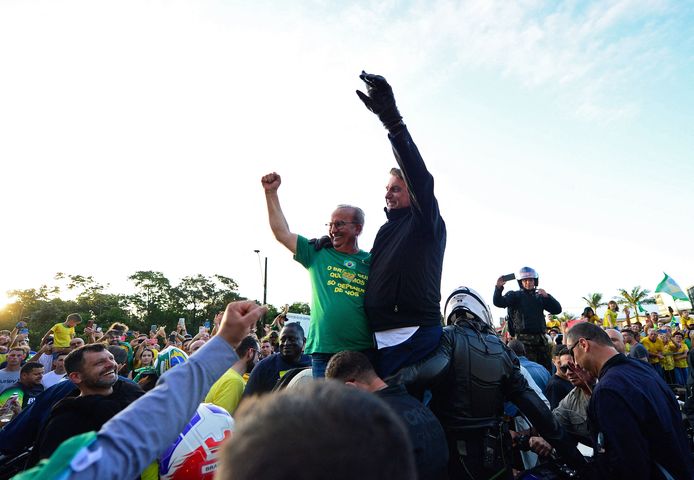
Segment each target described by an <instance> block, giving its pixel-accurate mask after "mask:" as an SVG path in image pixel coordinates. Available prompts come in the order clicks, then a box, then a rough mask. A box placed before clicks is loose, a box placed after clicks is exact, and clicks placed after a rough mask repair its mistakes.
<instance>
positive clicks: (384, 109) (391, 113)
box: [357, 70, 404, 133]
mask: <svg viewBox="0 0 694 480" xmlns="http://www.w3.org/2000/svg"><path fill="white" fill-rule="evenodd" d="M359 78H361V79H362V80H363V81H364V83H365V84H366V92H367V93H368V95H366V94H364V93H363V92H360V91H359V90H357V96H359V99H360V100H361V101H362V102H364V105H366V108H368V109H369V110H371V111H372V112H374V113H375V114H376V115H378V118H379V120H381V123H383V126H384V127H386V129H387V130H388V131H389V132H391V133H395V131H397V130H398V129H399V128H401V127H403V126H404V124H403V123H402V115H400V112H398V107H397V106H396V105H395V97H394V96H393V89H392V88H390V85H388V82H386V79H385V78H383V77H382V76H380V75H372V74H370V73H366V72H365V71H363V70H362V72H361V75H359Z"/></svg>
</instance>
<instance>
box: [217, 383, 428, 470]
mask: <svg viewBox="0 0 694 480" xmlns="http://www.w3.org/2000/svg"><path fill="white" fill-rule="evenodd" d="M235 420H236V430H235V432H234V435H233V436H232V438H231V440H230V441H229V442H227V443H226V445H225V446H224V447H223V452H222V454H221V461H220V466H219V468H218V471H217V475H216V477H215V478H218V479H220V480H231V479H233V480H256V479H259V478H262V479H265V478H267V479H280V478H284V479H300V480H322V479H326V478H329V479H331V480H354V479H360V480H385V479H398V480H414V479H416V478H417V474H416V470H415V468H414V461H413V458H412V452H411V449H412V447H411V444H410V440H409V438H408V435H407V431H406V430H405V427H404V426H403V424H402V421H401V420H400V419H399V418H398V417H397V416H396V415H395V413H393V412H392V410H391V409H390V408H388V406H387V405H386V404H385V403H384V402H383V401H382V400H380V399H378V398H376V397H375V396H374V395H371V394H369V393H367V392H363V391H360V390H358V389H356V388H349V387H345V386H344V385H339V384H338V383H337V382H314V383H313V384H311V385H310V386H307V387H306V388H302V389H298V390H284V391H282V392H280V393H277V394H273V395H267V396H264V397H259V398H254V399H252V400H250V401H247V402H245V403H243V404H241V406H240V407H239V412H238V414H237V415H236V417H235Z"/></svg>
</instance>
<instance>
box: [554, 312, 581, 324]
mask: <svg viewBox="0 0 694 480" xmlns="http://www.w3.org/2000/svg"><path fill="white" fill-rule="evenodd" d="M558 318H559V321H560V322H561V323H566V322H570V321H571V320H576V319H577V318H578V317H577V316H576V315H574V314H573V313H569V312H562V314H561V315H560V316H559V317H558Z"/></svg>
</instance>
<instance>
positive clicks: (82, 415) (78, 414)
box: [32, 343, 144, 463]
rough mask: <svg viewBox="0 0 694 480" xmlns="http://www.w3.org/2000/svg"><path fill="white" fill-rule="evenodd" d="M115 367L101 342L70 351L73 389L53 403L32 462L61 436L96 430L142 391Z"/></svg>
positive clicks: (68, 368) (67, 366)
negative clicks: (125, 378)
mask: <svg viewBox="0 0 694 480" xmlns="http://www.w3.org/2000/svg"><path fill="white" fill-rule="evenodd" d="M117 368H118V365H117V364H116V362H115V360H114V359H113V355H112V354H111V352H109V351H108V349H107V348H106V346H105V345H104V344H101V343H94V344H90V345H85V346H83V347H80V348H78V349H76V350H73V351H72V352H70V354H69V355H68V356H67V357H66V358H65V370H66V371H67V374H68V378H69V379H70V381H71V382H72V383H73V384H75V385H76V386H77V390H75V392H73V393H72V394H70V395H68V396H67V397H66V398H64V399H62V400H61V401H60V402H58V403H57V404H56V405H55V407H53V411H52V412H51V414H50V416H49V417H48V420H47V421H46V423H45V425H44V427H43V428H42V429H41V431H40V432H39V434H38V437H37V440H36V443H35V444H34V451H33V453H32V458H33V462H32V463H35V462H36V461H38V460H40V459H42V458H48V457H50V456H51V454H52V453H53V451H54V450H55V449H56V448H58V446H59V445H60V444H61V443H62V442H63V440H66V439H68V438H70V437H73V436H74V435H77V434H80V433H84V432H89V431H91V430H99V429H100V428H101V426H102V425H103V424H104V423H106V421H108V420H109V419H111V417H113V416H114V415H116V414H117V413H118V412H120V411H121V410H123V409H124V408H125V407H127V406H128V405H129V404H130V403H132V402H133V401H135V400H136V399H138V398H139V397H140V396H142V395H143V394H144V391H143V390H142V389H141V388H140V387H139V386H138V385H136V384H134V383H130V382H124V381H122V380H119V379H118V375H117V374H116V370H117Z"/></svg>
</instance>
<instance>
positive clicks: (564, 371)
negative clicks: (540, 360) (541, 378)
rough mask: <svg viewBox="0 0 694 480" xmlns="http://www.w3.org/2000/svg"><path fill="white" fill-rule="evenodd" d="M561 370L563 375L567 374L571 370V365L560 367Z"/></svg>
mask: <svg viewBox="0 0 694 480" xmlns="http://www.w3.org/2000/svg"><path fill="white" fill-rule="evenodd" d="M559 370H561V371H562V373H566V372H567V371H568V370H569V365H568V364H566V365H562V366H560V367H559Z"/></svg>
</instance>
